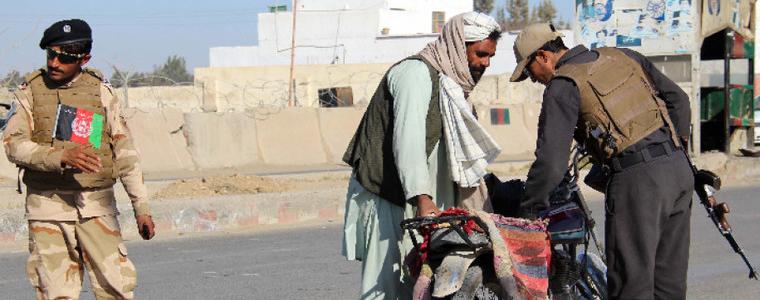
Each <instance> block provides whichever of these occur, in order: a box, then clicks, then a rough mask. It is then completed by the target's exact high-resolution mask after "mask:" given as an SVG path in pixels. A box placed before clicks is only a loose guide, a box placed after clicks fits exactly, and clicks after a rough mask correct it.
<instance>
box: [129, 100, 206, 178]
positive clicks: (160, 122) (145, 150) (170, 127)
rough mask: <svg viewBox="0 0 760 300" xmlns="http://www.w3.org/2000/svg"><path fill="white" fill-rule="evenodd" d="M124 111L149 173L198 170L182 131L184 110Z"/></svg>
mask: <svg viewBox="0 0 760 300" xmlns="http://www.w3.org/2000/svg"><path fill="white" fill-rule="evenodd" d="M124 114H125V118H126V120H127V126H128V127H129V129H130V131H131V133H132V138H133V139H134V144H135V147H137V149H138V151H139V152H140V155H141V158H142V161H141V162H142V167H143V170H144V171H145V172H146V173H151V172H154V173H155V172H166V171H183V170H192V169H195V166H194V165H193V160H192V158H191V156H190V153H189V152H188V149H187V140H186V139H185V136H184V134H183V131H182V128H183V126H184V124H185V120H184V117H183V115H182V112H181V111H179V110H176V109H170V108H167V109H160V110H152V111H143V110H138V109H128V110H127V111H125V113H124Z"/></svg>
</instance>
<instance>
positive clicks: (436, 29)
mask: <svg viewBox="0 0 760 300" xmlns="http://www.w3.org/2000/svg"><path fill="white" fill-rule="evenodd" d="M445 23H446V12H444V11H434V12H433V33H440V32H441V30H443V24H445Z"/></svg>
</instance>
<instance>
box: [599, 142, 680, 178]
mask: <svg viewBox="0 0 760 300" xmlns="http://www.w3.org/2000/svg"><path fill="white" fill-rule="evenodd" d="M674 150H675V147H674V146H673V144H672V143H671V142H665V143H660V144H654V145H649V146H647V147H646V148H644V149H641V150H639V151H637V152H634V153H631V154H626V155H623V156H620V157H613V158H612V159H611V160H610V166H611V167H612V170H613V171H620V170H623V169H626V168H628V167H632V166H634V165H637V164H640V163H642V162H647V161H650V160H652V159H655V158H657V157H660V156H670V155H671V154H672V153H673V151H674Z"/></svg>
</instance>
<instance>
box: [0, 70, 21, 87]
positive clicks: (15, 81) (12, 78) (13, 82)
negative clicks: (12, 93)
mask: <svg viewBox="0 0 760 300" xmlns="http://www.w3.org/2000/svg"><path fill="white" fill-rule="evenodd" d="M22 82H24V78H23V77H21V73H19V72H18V71H16V70H11V71H9V72H8V74H5V77H3V79H2V82H1V83H0V84H2V86H3V87H4V88H8V89H12V88H15V87H17V86H18V85H19V84H21V83H22Z"/></svg>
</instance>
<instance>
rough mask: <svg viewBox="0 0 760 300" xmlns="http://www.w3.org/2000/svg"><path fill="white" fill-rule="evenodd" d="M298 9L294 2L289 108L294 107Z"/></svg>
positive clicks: (294, 1)
mask: <svg viewBox="0 0 760 300" xmlns="http://www.w3.org/2000/svg"><path fill="white" fill-rule="evenodd" d="M297 9H298V0H293V28H292V29H291V34H290V35H291V39H290V79H289V80H288V106H293V104H294V101H293V92H294V91H293V64H294V63H295V57H296V10H297Z"/></svg>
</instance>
